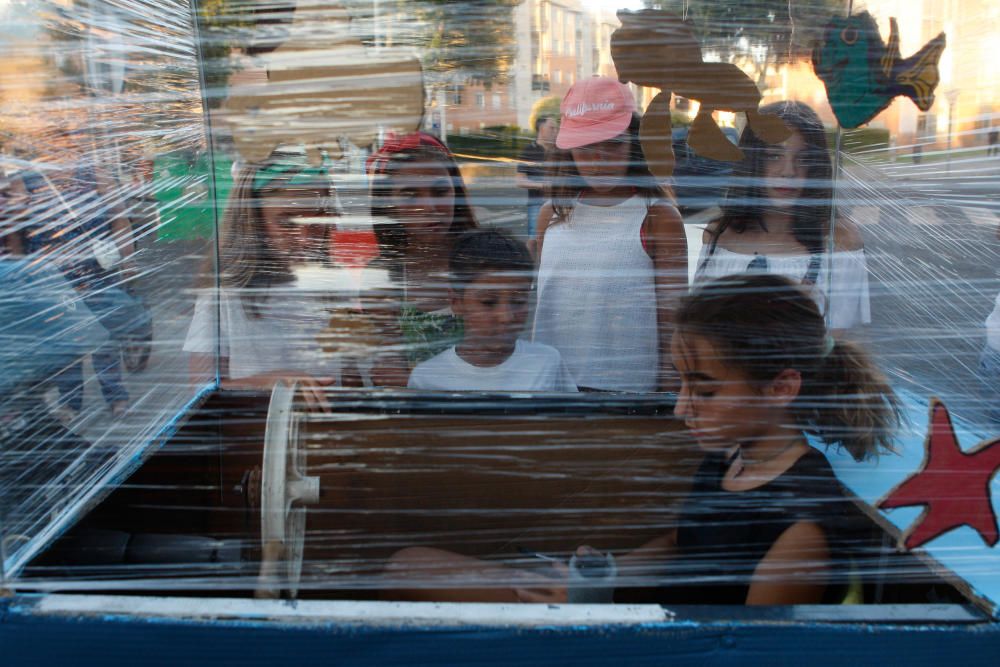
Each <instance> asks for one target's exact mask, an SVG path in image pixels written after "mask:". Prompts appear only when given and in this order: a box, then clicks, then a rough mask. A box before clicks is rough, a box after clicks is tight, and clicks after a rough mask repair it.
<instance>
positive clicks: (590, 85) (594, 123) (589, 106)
mask: <svg viewBox="0 0 1000 667" xmlns="http://www.w3.org/2000/svg"><path fill="white" fill-rule="evenodd" d="M559 111H560V115H561V116H562V120H561V122H560V125H559V135H558V136H557V137H556V146H557V147H558V148H561V149H563V150H568V149H570V148H579V147H580V146H586V145H587V144H594V143H597V142H599V141H607V140H608V139H614V138H615V137H617V136H618V135H619V134H621V133H622V132H624V131H625V128H627V127H628V124H629V123H630V122H632V114H633V112H635V98H634V97H633V96H632V91H631V90H629V89H628V86H626V85H625V84H623V83H620V82H619V81H618V80H617V79H612V78H609V77H606V76H595V77H591V78H589V79H581V80H580V81H577V82H576V83H574V84H573V86H572V87H571V88H570V89H569V92H567V93H566V97H564V98H563V101H562V104H561V105H559Z"/></svg>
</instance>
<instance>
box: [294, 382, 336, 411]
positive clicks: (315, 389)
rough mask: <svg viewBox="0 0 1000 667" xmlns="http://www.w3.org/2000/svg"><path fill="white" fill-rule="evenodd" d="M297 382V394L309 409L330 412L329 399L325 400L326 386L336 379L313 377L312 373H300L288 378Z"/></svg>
mask: <svg viewBox="0 0 1000 667" xmlns="http://www.w3.org/2000/svg"><path fill="white" fill-rule="evenodd" d="M288 379H289V380H292V381H294V382H296V383H297V384H298V389H299V395H300V396H301V397H302V400H304V401H305V402H306V407H308V408H309V410H316V411H319V412H330V411H331V407H330V403H329V401H327V400H326V387H329V386H331V385H333V384H334V383H335V382H336V380H334V378H330V377H313V376H312V375H300V376H298V377H294V378H288Z"/></svg>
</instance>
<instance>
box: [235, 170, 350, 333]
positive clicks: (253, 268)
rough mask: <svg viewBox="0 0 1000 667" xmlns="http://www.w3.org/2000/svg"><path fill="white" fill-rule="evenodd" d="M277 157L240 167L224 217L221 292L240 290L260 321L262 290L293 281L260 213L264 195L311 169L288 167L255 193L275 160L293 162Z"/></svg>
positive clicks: (248, 310) (322, 184)
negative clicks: (261, 175)
mask: <svg viewBox="0 0 1000 667" xmlns="http://www.w3.org/2000/svg"><path fill="white" fill-rule="evenodd" d="M272 158H273V161H269V162H267V163H264V164H261V165H248V166H245V167H243V168H242V169H240V171H239V173H238V174H237V175H236V179H235V182H234V183H233V189H232V190H231V191H230V194H229V201H228V202H227V204H226V210H225V213H224V214H223V217H222V229H221V240H220V243H219V285H220V287H221V288H222V289H232V290H239V294H240V300H241V302H242V304H243V307H244V310H245V311H246V313H247V315H248V316H249V317H252V318H258V317H260V310H259V305H260V301H261V298H262V295H263V292H262V291H263V290H266V289H267V288H269V287H274V286H277V285H285V284H288V283H291V282H292V281H293V280H294V275H293V273H292V268H291V262H290V261H289V260H290V258H288V257H286V256H283V255H282V254H281V253H278V252H276V251H275V249H274V246H273V244H272V243H271V242H270V239H269V238H268V233H267V229H266V226H265V223H264V217H263V215H262V214H261V205H262V204H261V196H262V195H264V194H266V193H268V192H273V191H279V190H281V189H282V188H283V187H284V185H285V184H286V183H287V182H288V181H290V180H291V179H294V178H296V177H297V176H299V175H300V174H302V173H303V172H306V171H307V170H308V165H306V164H305V163H304V162H303V163H302V166H301V167H294V168H289V169H284V170H283V171H282V173H281V175H280V176H279V177H276V178H272V179H270V180H269V182H268V184H267V185H265V186H264V187H258V188H257V189H255V187H254V184H255V181H256V180H257V176H258V173H259V172H260V171H261V170H263V169H267V168H269V167H271V166H272V165H273V164H274V161H281V160H287V159H288V158H287V156H282V155H280V154H275V155H274V156H272ZM299 187H301V185H300V186H299ZM316 188H317V189H320V188H327V189H328V190H329V189H332V186H331V184H330V183H329V182H321V181H317V182H316Z"/></svg>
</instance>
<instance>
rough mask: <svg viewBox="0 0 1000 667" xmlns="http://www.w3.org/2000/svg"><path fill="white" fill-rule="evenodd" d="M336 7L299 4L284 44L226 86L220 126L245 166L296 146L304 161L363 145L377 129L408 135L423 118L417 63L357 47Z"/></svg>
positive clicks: (387, 52) (384, 50) (388, 50)
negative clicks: (344, 144)
mask: <svg viewBox="0 0 1000 667" xmlns="http://www.w3.org/2000/svg"><path fill="white" fill-rule="evenodd" d="M349 26H350V18H349V16H348V14H347V12H346V10H345V9H344V8H343V7H340V6H337V5H330V4H321V3H317V4H312V3H309V2H299V3H298V5H297V7H296V11H295V18H294V20H293V22H292V24H291V26H290V29H289V34H288V38H287V39H286V40H285V41H284V42H283V43H282V44H281V45H280V46H279V47H278V48H277V49H275V50H273V51H272V52H270V53H267V54H265V55H261V56H258V57H256V58H254V59H253V60H252V62H249V63H248V66H247V67H246V68H244V69H243V70H242V71H240V72H237V74H236V75H234V76H233V78H232V79H231V80H230V90H229V95H228V98H227V100H226V102H225V105H224V107H223V110H222V114H221V116H222V119H223V121H224V122H226V123H227V124H229V125H230V127H231V128H232V133H233V140H234V142H235V144H236V148H237V150H238V151H239V153H240V155H241V156H242V157H243V159H245V160H247V161H250V162H259V161H262V160H265V159H266V158H267V156H268V155H270V154H271V152H272V151H273V150H274V149H275V148H276V147H278V146H281V145H300V146H304V147H305V149H306V153H307V155H308V156H309V160H310V162H312V163H313V164H319V162H320V161H321V152H322V151H327V152H329V153H333V154H335V153H337V152H339V140H340V139H347V140H349V141H351V142H352V143H353V144H355V145H357V146H368V145H370V144H371V143H372V142H373V141H374V140H375V138H376V136H377V135H378V132H379V131H381V130H385V131H395V132H399V133H409V132H414V131H416V130H417V129H418V128H419V126H420V122H421V119H422V118H423V113H424V88H423V76H422V69H421V66H420V61H419V60H417V59H416V58H415V57H412V56H410V55H408V54H406V53H405V52H401V51H399V50H396V49H391V48H380V49H374V48H369V47H366V46H364V45H363V44H362V43H361V41H360V40H359V39H357V38H356V37H354V36H353V35H351V34H350V31H349Z"/></svg>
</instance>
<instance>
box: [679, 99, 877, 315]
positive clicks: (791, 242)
mask: <svg viewBox="0 0 1000 667" xmlns="http://www.w3.org/2000/svg"><path fill="white" fill-rule="evenodd" d="M761 113H768V114H774V115H776V116H778V117H779V118H781V119H782V120H783V121H785V124H786V125H788V127H789V128H790V129H791V130H792V136H791V137H790V138H789V139H787V140H786V141H785V142H783V143H782V144H780V145H777V146H772V145H770V144H767V143H765V142H764V141H763V140H761V139H760V138H758V137H757V136H756V135H755V134H754V133H753V130H751V129H750V128H749V127H747V128H746V129H745V130H744V131H743V135H742V136H741V137H740V147H741V148H743V150H744V152H745V153H746V156H747V157H746V159H745V160H743V162H741V163H739V164H738V165H736V168H735V170H734V173H733V186H732V187H730V188H729V191H728V193H727V195H726V201H725V202H724V203H723V205H722V217H721V218H719V219H718V220H716V221H714V222H713V223H711V224H710V225H709V226H708V228H707V229H706V230H705V234H704V245H703V246H702V251H701V257H699V259H698V272H697V274H696V276H695V282H696V283H697V282H702V281H705V280H711V279H713V278H720V277H722V276H726V275H730V274H733V273H742V272H744V271H760V272H762V273H777V274H779V275H783V276H787V277H789V278H791V279H793V280H795V281H797V282H799V283H800V284H802V285H803V286H804V287H805V288H806V289H808V290H809V291H810V292H811V293H812V295H813V298H815V299H816V301H817V303H819V304H820V310H824V311H826V310H828V311H829V313H828V317H829V319H828V321H829V323H830V327H831V328H833V329H838V330H843V329H850V328H852V327H855V326H858V325H861V324H866V323H868V322H870V321H871V307H870V304H869V295H868V266H867V263H866V261H865V251H864V242H863V241H862V238H861V234H860V232H859V231H858V230H857V228H856V227H855V226H854V224H853V223H851V222H850V221H849V220H847V219H846V218H838V219H837V221H836V224H834V225H833V229H832V230H831V226H830V221H831V210H832V209H831V206H832V203H833V188H832V183H833V167H832V165H831V164H830V156H829V151H828V149H827V142H826V129H825V128H824V127H823V123H822V121H820V119H819V116H817V115H816V112H815V111H813V110H812V109H810V108H809V107H808V106H806V105H805V104H803V103H802V102H794V101H784V102H776V103H775V104H770V105H768V106H766V107H763V108H762V109H761ZM831 231H832V233H833V243H832V248H831V243H830V233H831ZM831 249H832V250H833V252H832V253H831V252H829V251H830V250H831Z"/></svg>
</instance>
